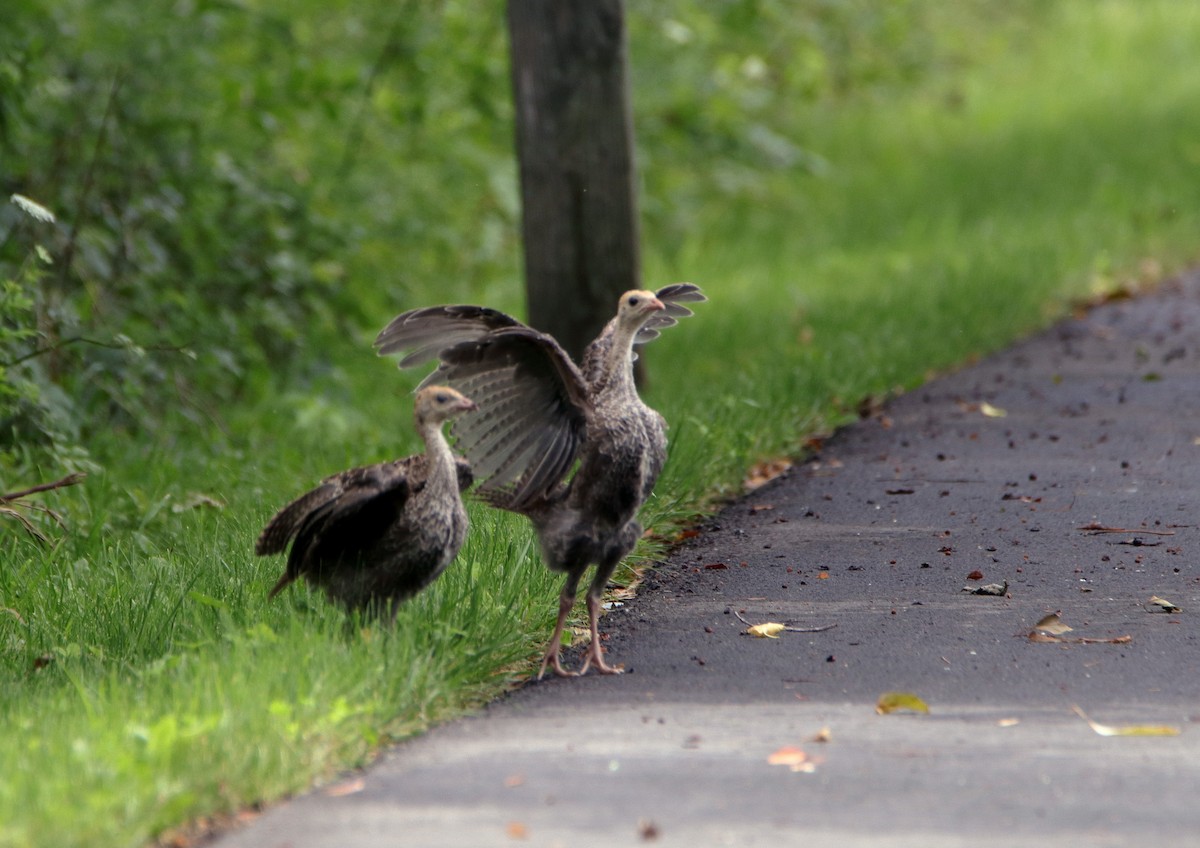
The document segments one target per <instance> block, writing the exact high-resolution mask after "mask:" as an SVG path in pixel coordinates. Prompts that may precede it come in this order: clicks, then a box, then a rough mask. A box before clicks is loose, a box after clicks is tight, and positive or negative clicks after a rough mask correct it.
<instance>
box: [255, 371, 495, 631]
mask: <svg viewBox="0 0 1200 848" xmlns="http://www.w3.org/2000/svg"><path fill="white" fill-rule="evenodd" d="M474 409H475V404H474V403H472V402H471V401H470V400H468V399H467V398H466V397H465V396H463V394H462V393H460V392H458V391H456V390H455V389H453V388H450V387H448V386H428V387H425V388H423V389H421V390H420V391H419V392H418V393H417V397H416V404H415V409H414V419H415V421H416V429H417V433H418V434H419V435H420V437H421V439H422V441H424V443H425V453H423V454H416V455H414V456H408V457H405V458H403V459H398V460H395V461H393V462H381V463H378V464H376V465H368V466H364V467H362V468H351V469H349V470H348V471H342V472H340V473H338V474H334V475H332V476H330V477H326V478H325V479H324V480H323V481H322V482H321V485H319V486H317V487H316V488H315V489H313V490H312V491H310V492H306V493H305V494H303V495H301V496H300V497H299V498H297V499H296V500H294V501H292V502H291V503H290V504H288V505H287V506H285V507H284V508H283V509H281V510H280V511H279V512H278V513H277V514H276V515H275V517H274V518H272V519H271V521H270V523H269V524H267V527H266V529H264V530H263V531H262V534H261V535H260V536H259V537H258V542H257V543H256V544H255V547H254V552H255V553H256V554H258V555H259V556H265V555H267V554H276V553H282V552H283V551H284V550H285V549H286V548H287V546H288V543H289V542H290V543H291V552H290V553H289V554H288V561H287V568H286V570H285V571H284V573H283V576H282V577H280V578H279V582H278V583H276V584H275V587H274V588H273V589H272V590H271V595H270V597H275V595H277V594H279V592H281V591H282V590H283V589H284V588H285V587H286V586H288V584H290V583H292V582H293V581H294V580H296V579H297V578H298V577H303V578H304V579H305V580H307V581H308V582H309V583H311V584H312V585H314V586H319V587H321V588H322V589H324V590H325V593H326V594H327V595H328V596H329V597H330V599H332V600H334V601H336V602H338V603H340V604H341V605H342V606H344V607H346V608H347V609H348V610H366V611H369V612H371V613H374V614H377V615H386V616H387V617H388V618H389V619H395V616H396V610H397V609H398V608H399V605H400V603H401V602H402V601H404V600H406V599H407V598H410V597H412V596H413V595H415V594H416V593H417V592H419V591H421V590H422V589H424V588H425V587H426V586H428V585H429V584H430V583H432V582H433V581H434V580H435V579H436V578H437V576H438V575H439V574H441V573H442V571H443V570H444V569H445V568H446V566H447V565H449V564H450V562H451V561H452V560H453V559H454V557H455V556H457V555H458V550H459V548H461V547H462V543H463V541H464V540H465V539H466V535H467V513H466V510H465V509H464V508H463V502H462V496H461V492H462V491H463V490H464V489H466V488H468V487H469V486H470V485H471V480H472V475H471V469H470V466H469V464H468V463H467V461H466V460H464V459H461V458H456V457H455V456H454V454H453V453H452V452H451V451H450V446H449V444H448V443H447V442H446V437H445V435H444V434H443V432H442V427H443V425H444V424H445V422H446V421H449V420H451V419H453V418H456V417H457V416H460V415H462V414H464V413H467V412H469V411H471V410H474Z"/></svg>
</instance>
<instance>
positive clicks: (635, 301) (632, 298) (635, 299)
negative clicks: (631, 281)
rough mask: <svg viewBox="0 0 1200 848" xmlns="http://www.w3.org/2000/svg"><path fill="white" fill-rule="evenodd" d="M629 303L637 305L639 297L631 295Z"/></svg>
mask: <svg viewBox="0 0 1200 848" xmlns="http://www.w3.org/2000/svg"><path fill="white" fill-rule="evenodd" d="M629 305H630V306H637V305H638V299H637V298H636V297H631V298H629Z"/></svg>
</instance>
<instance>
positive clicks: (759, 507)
mask: <svg viewBox="0 0 1200 848" xmlns="http://www.w3.org/2000/svg"><path fill="white" fill-rule="evenodd" d="M774 508H775V504H754V505H753V506H751V507H750V514H751V515H754V514H755V513H757V512H767V511H769V510H772V509H774Z"/></svg>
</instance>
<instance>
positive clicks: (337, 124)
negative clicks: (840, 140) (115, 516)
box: [0, 0, 1011, 463]
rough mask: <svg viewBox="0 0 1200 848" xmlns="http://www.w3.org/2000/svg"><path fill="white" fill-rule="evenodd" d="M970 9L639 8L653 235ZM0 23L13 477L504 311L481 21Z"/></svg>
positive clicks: (497, 71) (502, 113)
mask: <svg viewBox="0 0 1200 848" xmlns="http://www.w3.org/2000/svg"><path fill="white" fill-rule="evenodd" d="M951 7H952V8H951ZM988 8H989V4H986V3H984V2H983V0H971V2H964V3H961V4H944V3H939V2H937V0H896V2H890V3H876V2H872V0H795V2H788V1H787V0H718V2H703V3H701V2H694V0H693V2H682V0H647V2H643V3H631V4H629V9H628V15H629V29H630V38H631V55H632V67H633V76H634V79H633V85H634V100H635V124H636V132H637V137H638V155H639V158H640V161H639V166H640V169H641V172H642V174H643V189H642V198H641V201H642V207H643V211H644V213H645V217H646V228H645V234H646V237H647V238H648V239H654V240H660V241H661V242H662V243H663V244H670V243H672V242H675V241H679V240H680V238H681V235H682V234H683V233H686V232H687V231H688V229H689V228H690V227H692V226H693V225H694V223H695V216H696V215H698V214H700V210H703V209H706V208H710V209H711V208H712V206H713V205H714V203H715V204H720V203H723V202H724V201H726V200H728V199H729V198H743V199H748V200H750V201H752V202H757V203H770V202H775V201H778V200H780V199H781V198H780V197H779V196H778V195H779V194H780V189H779V188H778V185H779V181H777V180H775V179H774V178H773V175H775V174H777V173H778V172H779V170H781V169H784V170H790V169H796V168H800V169H806V170H807V171H810V172H812V173H815V174H816V173H820V171H821V169H822V167H823V162H824V159H823V157H822V152H821V151H817V150H810V149H808V147H807V146H806V143H805V138H804V126H805V111H804V108H805V106H806V104H811V103H814V102H818V101H821V100H830V99H837V98H842V97H851V96H860V95H862V94H863V93H869V92H878V91H886V89H887V87H889V86H894V85H904V84H909V83H911V82H912V81H913V80H916V79H919V78H920V77H921V76H922V75H923V74H926V73H928V72H929V71H930V70H931V69H934V68H938V67H945V66H947V65H948V64H952V63H954V62H958V61H962V58H963V56H964V55H965V53H964V51H963V50H960V49H958V48H957V47H956V45H954V44H953V43H948V42H946V41H945V39H944V34H945V32H946V31H947V27H946V26H945V25H944V21H943V22H942V25H941V26H939V27H938V28H936V31H937V32H939V33H941V34H942V40H941V41H938V40H936V39H935V38H934V36H933V33H934V31H935V28H934V27H931V26H930V25H929V18H930V16H931V15H934V14H938V15H941V16H942V17H943V18H944V17H946V16H947V15H953V16H956V17H958V18H961V20H962V24H961V27H959V30H957V31H962V32H964V33H966V32H971V31H975V30H978V29H980V28H981V27H985V26H986V25H987V20H986V17H987V15H988V14H995V13H994V12H989V11H987V10H988ZM1010 8H1011V7H1010ZM489 10H490V13H489ZM5 18H6V20H5V25H4V27H3V29H0V154H2V156H3V163H4V164H3V169H2V170H0V189H2V191H3V196H2V198H3V199H4V200H7V198H9V196H10V195H13V194H19V195H23V196H27V197H29V198H32V199H33V200H34V201H36V202H37V203H39V204H42V205H43V206H45V207H47V208H48V209H50V210H52V211H53V212H54V213H55V214H56V216H57V221H56V222H53V223H51V222H46V221H39V220H37V219H35V218H32V217H31V216H30V215H28V213H27V212H26V211H25V210H23V209H21V208H20V207H19V206H18V205H16V204H14V203H11V202H8V203H0V450H4V451H5V452H6V454H7V456H8V459H9V461H10V463H11V462H12V461H13V458H14V457H18V456H24V455H26V453H27V452H28V451H29V450H36V449H38V448H37V446H38V445H41V446H43V447H51V448H53V449H55V450H57V451H59V452H60V453H62V454H63V455H64V456H65V455H68V454H69V453H70V450H71V449H75V450H77V449H78V447H79V446H80V445H85V444H87V443H88V442H89V440H90V439H91V438H93V437H94V436H95V434H96V433H98V432H102V431H103V432H110V431H113V430H118V431H123V432H129V433H137V432H140V431H143V430H144V429H146V428H153V427H157V426H161V424H162V422H163V421H164V420H165V419H166V418H168V417H169V416H170V415H171V414H173V413H175V412H180V413H182V414H184V415H187V416H189V417H190V418H192V419H194V420H196V421H207V420H208V419H210V418H211V417H213V416H215V415H216V412H215V410H217V409H218V408H219V407H220V405H221V404H224V403H229V402H233V401H236V400H237V399H238V398H239V397H240V396H242V395H243V394H245V393H246V392H248V391H253V390H255V387H258V388H261V387H262V386H263V385H267V384H269V383H270V382H271V381H272V380H274V379H283V380H289V379H292V378H294V377H295V376H296V375H297V374H302V373H303V372H304V371H305V369H308V368H313V367H318V366H319V365H320V364H321V362H322V360H323V358H324V357H325V355H326V354H325V351H326V350H327V348H328V344H327V343H328V342H329V341H330V340H334V339H341V338H343V337H344V336H345V335H346V334H348V333H350V334H360V335H361V334H362V328H363V327H368V328H371V329H374V326H375V325H376V324H378V323H379V322H380V321H381V320H382V318H386V317H387V316H388V315H390V314H391V313H392V312H394V311H396V310H398V309H400V308H405V307H407V306H410V305H414V304H416V303H418V302H421V301H422V300H431V299H437V300H458V299H485V300H487V301H488V302H491V303H499V305H501V306H507V307H509V308H512V307H514V306H515V303H513V302H512V300H513V299H514V298H515V297H516V296H517V295H516V294H514V292H516V291H518V290H519V286H518V285H517V284H516V283H515V280H516V278H517V275H518V269H519V267H520V261H519V255H518V243H517V228H516V222H517V218H518V216H519V208H518V203H517V197H518V193H517V190H516V170H515V165H514V163H513V155H512V137H513V133H512V108H511V103H510V96H509V78H508V59H507V44H508V41H507V34H506V32H505V30H504V26H505V23H504V16H503V13H502V9H501V8H500V7H499V6H494V7H488V8H481V7H479V6H478V5H477V4H475V3H471V2H468V1H467V0H444V1H443V2H436V3H435V2H420V0H402V1H401V2H399V3H397V2H386V3H385V2H381V0H359V2H353V3H351V2H348V0H333V2H330V0H322V1H321V2H317V0H286V2H281V3H273V4H268V3H262V2H252V0H174V2H166V3H145V2H141V0H55V1H54V2H51V0H10V2H9V3H8V4H7V5H6V13H5ZM950 31H952V32H953V31H956V30H954V28H950ZM501 289H502V290H503V292H504V295H503V296H501V295H499V294H498V291H499V290H501ZM505 298H507V299H508V302H504V300H505ZM366 338H369V336H366V335H364V339H366ZM64 452H65V453H64Z"/></svg>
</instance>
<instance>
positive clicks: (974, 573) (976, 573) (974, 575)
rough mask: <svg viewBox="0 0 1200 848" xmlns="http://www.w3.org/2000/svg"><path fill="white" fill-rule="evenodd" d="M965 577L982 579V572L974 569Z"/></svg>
mask: <svg viewBox="0 0 1200 848" xmlns="http://www.w3.org/2000/svg"><path fill="white" fill-rule="evenodd" d="M967 579H968V580H982V579H983V572H982V571H980V570H978V569H976V570H975V571H972V572H971V573H970V574H968V575H967Z"/></svg>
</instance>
